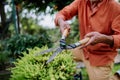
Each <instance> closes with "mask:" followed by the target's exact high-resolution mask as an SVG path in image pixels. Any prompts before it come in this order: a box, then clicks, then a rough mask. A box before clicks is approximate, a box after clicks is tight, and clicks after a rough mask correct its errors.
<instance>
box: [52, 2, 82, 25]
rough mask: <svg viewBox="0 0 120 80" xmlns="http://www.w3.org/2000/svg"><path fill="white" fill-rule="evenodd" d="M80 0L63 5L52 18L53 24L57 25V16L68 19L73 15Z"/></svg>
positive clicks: (75, 13)
mask: <svg viewBox="0 0 120 80" xmlns="http://www.w3.org/2000/svg"><path fill="white" fill-rule="evenodd" d="M80 1H81V0H75V1H73V2H72V3H71V4H70V5H68V6H66V7H64V8H63V9H62V10H61V11H59V12H58V13H57V14H56V17H55V20H54V22H55V25H56V26H58V19H59V18H62V19H63V20H69V19H71V18H72V17H73V16H75V15H77V12H78V5H79V3H80Z"/></svg>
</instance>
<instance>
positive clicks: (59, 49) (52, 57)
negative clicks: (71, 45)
mask: <svg viewBox="0 0 120 80" xmlns="http://www.w3.org/2000/svg"><path fill="white" fill-rule="evenodd" d="M61 51H62V49H61V48H58V49H57V50H56V51H55V52H54V54H53V55H52V56H51V57H50V58H49V60H48V61H47V62H46V63H47V64H48V63H49V62H51V61H52V60H53V59H54V58H55V56H57V55H58V54H59V53H60V52H61Z"/></svg>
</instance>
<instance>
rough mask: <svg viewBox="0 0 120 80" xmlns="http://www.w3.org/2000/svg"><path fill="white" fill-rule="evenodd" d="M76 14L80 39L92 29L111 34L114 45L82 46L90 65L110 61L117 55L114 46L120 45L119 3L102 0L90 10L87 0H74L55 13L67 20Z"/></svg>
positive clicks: (113, 0) (112, 0)
mask: <svg viewBox="0 0 120 80" xmlns="http://www.w3.org/2000/svg"><path fill="white" fill-rule="evenodd" d="M75 15H78V20H79V24H80V26H79V31H80V39H83V38H84V36H85V35H86V34H87V33H89V32H92V31H97V32H100V33H102V34H105V35H111V36H113V39H114V46H113V47H112V48H111V47H110V46H109V45H108V44H104V43H98V44H96V45H94V46H93V45H90V46H87V47H86V48H84V55H85V58H86V59H89V61H90V63H91V65H93V66H101V65H106V64H109V63H111V62H112V61H113V60H114V58H115V56H116V55H117V52H116V48H119V47H120V4H119V3H117V2H116V1H115V0H103V1H102V2H100V3H99V4H98V5H97V6H96V7H95V8H94V9H92V10H91V8H90V3H89V0H75V1H73V2H72V3H71V4H70V5H68V6H66V7H65V8H64V9H62V10H61V11H60V12H58V13H57V15H56V18H55V24H56V25H57V24H58V23H57V21H58V18H63V19H64V20H69V19H71V18H72V17H73V16H75Z"/></svg>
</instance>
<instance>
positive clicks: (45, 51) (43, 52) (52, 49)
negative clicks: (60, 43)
mask: <svg viewBox="0 0 120 80" xmlns="http://www.w3.org/2000/svg"><path fill="white" fill-rule="evenodd" d="M58 48H59V47H57V48H50V49H47V50H44V51H42V52H40V53H37V54H35V56H38V55H40V54H47V53H49V52H51V51H55V50H56V49H58Z"/></svg>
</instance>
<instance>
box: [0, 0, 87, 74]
mask: <svg viewBox="0 0 120 80" xmlns="http://www.w3.org/2000/svg"><path fill="white" fill-rule="evenodd" d="M72 1H73V0H1V2H0V71H2V70H6V69H7V68H8V67H9V66H13V65H12V62H14V61H15V60H16V59H17V58H19V57H20V56H23V55H22V54H21V53H22V52H23V51H27V48H34V47H40V48H41V47H42V46H45V45H47V46H48V47H49V48H50V47H54V46H56V45H58V43H59V40H60V37H61V34H60V31H59V29H58V28H57V27H56V26H55V27H56V28H55V27H54V28H48V27H47V26H42V25H41V24H39V23H40V22H42V21H43V20H44V18H45V17H44V16H46V15H50V16H51V17H52V19H54V15H55V14H56V13H57V11H59V10H61V9H62V8H63V7H65V6H66V5H68V4H70V3H71V2H72ZM33 14H34V16H33ZM39 17H40V18H39ZM48 19H49V18H48ZM48 21H49V20H48ZM47 23H48V22H46V24H47ZM51 24H54V21H53V20H52V23H51ZM70 25H71V33H70V35H69V36H68V38H67V43H73V42H76V41H78V40H79V31H78V20H77V19H76V17H74V18H73V19H72V20H70ZM51 27H53V26H51ZM85 74H86V73H85ZM2 76H3V75H2Z"/></svg>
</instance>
